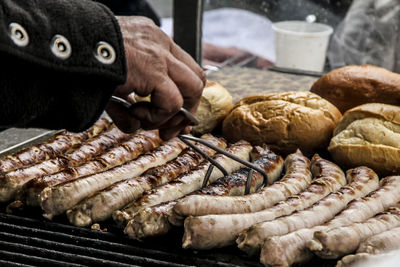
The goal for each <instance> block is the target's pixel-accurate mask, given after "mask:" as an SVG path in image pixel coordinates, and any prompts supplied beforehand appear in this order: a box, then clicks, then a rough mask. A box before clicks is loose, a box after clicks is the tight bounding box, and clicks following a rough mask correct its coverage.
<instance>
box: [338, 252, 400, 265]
mask: <svg viewBox="0 0 400 267" xmlns="http://www.w3.org/2000/svg"><path fill="white" fill-rule="evenodd" d="M399 262H400V250H395V251H391V252H388V253H383V254H375V255H374V254H369V253H357V254H351V255H347V256H345V257H343V258H342V259H341V260H340V261H338V262H337V264H336V267H375V266H398V265H399Z"/></svg>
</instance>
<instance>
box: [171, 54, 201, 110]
mask: <svg viewBox="0 0 400 267" xmlns="http://www.w3.org/2000/svg"><path fill="white" fill-rule="evenodd" d="M167 60H168V61H167V63H168V75H169V77H170V78H171V79H172V80H173V81H174V83H175V84H176V85H177V87H178V88H179V92H180V94H181V95H182V98H183V100H184V107H185V108H186V109H188V110H189V111H191V112H195V111H196V109H197V105H198V103H199V101H200V97H201V94H202V92H203V88H204V83H203V81H202V80H201V79H200V78H199V76H198V75H196V74H195V73H194V72H193V71H192V69H191V68H189V67H188V66H187V65H185V64H184V63H182V62H181V61H179V60H177V59H176V58H174V57H168V59H167Z"/></svg>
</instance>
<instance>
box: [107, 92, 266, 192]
mask: <svg viewBox="0 0 400 267" xmlns="http://www.w3.org/2000/svg"><path fill="white" fill-rule="evenodd" d="M111 100H112V101H114V102H117V103H120V104H122V105H124V106H125V107H126V108H129V107H130V106H131V105H132V104H131V103H129V102H128V101H126V100H125V99H123V98H119V97H116V96H112V97H111ZM180 112H182V114H183V115H185V117H186V118H187V120H188V121H189V125H191V126H195V125H198V124H199V120H198V119H197V118H196V117H195V116H194V115H193V114H192V113H191V112H189V111H188V110H186V109H185V108H181V109H180ZM178 138H179V139H180V140H181V141H182V142H184V143H185V144H186V145H188V146H189V147H191V148H192V149H193V150H195V151H196V152H198V153H199V154H200V155H202V156H203V157H204V158H205V159H207V160H208V161H209V162H210V163H211V165H210V167H209V168H208V170H207V173H206V175H205V177H204V180H203V184H202V187H205V186H207V184H208V180H209V179H210V176H211V173H212V171H213V169H214V166H215V167H217V168H218V169H219V170H220V171H221V172H222V173H223V174H224V176H227V175H228V172H227V171H226V170H225V168H224V167H222V166H221V165H220V164H219V163H218V162H216V161H215V160H214V159H212V158H211V157H210V156H208V155H207V154H206V153H204V152H203V151H202V150H201V149H199V148H198V147H197V146H196V145H195V144H193V143H192V142H190V141H194V142H198V143H200V144H203V145H205V146H207V147H209V148H211V149H213V150H215V151H217V152H218V153H221V154H223V155H225V156H227V157H229V158H231V159H233V160H235V161H237V162H239V163H241V164H243V165H245V166H246V167H248V168H250V171H249V173H248V174H247V180H246V187H245V190H244V194H245V195H247V194H249V193H250V187H251V181H252V179H253V173H254V171H257V172H259V173H261V174H262V175H263V177H264V181H263V184H262V186H265V185H266V184H267V183H268V176H267V174H266V173H265V172H264V171H263V170H262V169H261V168H259V167H258V166H256V165H255V164H253V163H250V162H248V161H246V160H243V159H241V158H239V157H237V156H236V155H233V154H232V153H229V152H228V151H226V150H224V149H221V148H219V147H217V146H215V145H213V144H211V143H209V142H207V141H205V140H203V139H201V138H197V137H193V136H190V135H184V134H180V135H178Z"/></svg>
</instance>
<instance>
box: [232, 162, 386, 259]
mask: <svg viewBox="0 0 400 267" xmlns="http://www.w3.org/2000/svg"><path fill="white" fill-rule="evenodd" d="M347 176H348V177H349V178H351V179H349V180H350V181H352V182H351V183H350V184H349V185H346V186H343V187H342V188H340V190H339V191H338V192H335V193H330V194H329V195H328V196H326V197H325V198H323V199H322V200H320V201H318V202H317V203H315V204H314V205H313V206H311V207H310V208H308V209H305V210H302V211H299V212H296V213H294V214H292V215H290V216H285V217H281V218H278V219H276V220H274V221H268V222H263V223H259V224H255V225H253V226H252V227H250V228H249V229H247V230H245V231H244V232H242V233H241V234H240V235H239V237H238V240H237V243H238V244H239V248H240V249H242V250H245V251H250V252H251V253H254V252H258V251H259V250H260V249H261V246H262V245H263V243H264V240H265V239H266V238H268V237H271V236H275V235H284V234H287V233H290V232H293V231H296V230H298V229H302V228H310V227H313V226H316V225H319V224H322V223H324V222H326V221H328V220H330V219H332V218H333V217H334V216H335V214H336V213H338V212H340V211H341V210H342V209H344V208H345V207H346V205H347V204H348V203H349V202H350V201H351V200H353V199H355V198H357V197H361V196H365V195H367V194H368V193H369V192H371V191H373V190H376V189H377V188H378V186H379V181H378V176H377V175H376V173H375V172H374V171H372V170H371V169H369V168H367V167H358V168H355V169H352V170H349V171H348V172H347Z"/></svg>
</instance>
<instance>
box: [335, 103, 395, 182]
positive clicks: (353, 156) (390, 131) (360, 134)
mask: <svg viewBox="0 0 400 267" xmlns="http://www.w3.org/2000/svg"><path fill="white" fill-rule="evenodd" d="M328 150H329V152H330V153H331V155H332V158H333V159H334V161H335V162H336V163H338V164H339V165H341V166H342V167H344V168H351V167H355V166H361V165H364V166H368V167H370V168H372V169H374V170H375V171H376V172H377V173H379V174H380V175H390V174H398V173H400V163H399V162H400V107H398V106H393V105H387V104H379V103H369V104H364V105H361V106H358V107H355V108H353V109H350V110H348V111H347V112H346V113H345V114H344V115H343V119H342V120H341V121H340V122H339V124H338V126H337V127H336V129H335V131H334V137H333V138H332V140H331V142H330V145H329V148H328Z"/></svg>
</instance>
